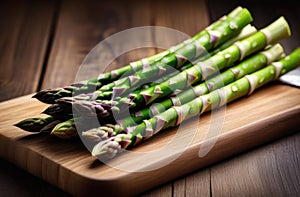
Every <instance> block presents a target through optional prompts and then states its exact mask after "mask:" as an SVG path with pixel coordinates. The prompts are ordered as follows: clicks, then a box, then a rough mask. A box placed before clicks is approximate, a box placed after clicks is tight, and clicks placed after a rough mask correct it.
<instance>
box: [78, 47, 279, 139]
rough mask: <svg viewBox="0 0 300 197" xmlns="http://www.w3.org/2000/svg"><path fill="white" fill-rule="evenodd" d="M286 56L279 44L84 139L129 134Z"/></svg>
mask: <svg viewBox="0 0 300 197" xmlns="http://www.w3.org/2000/svg"><path fill="white" fill-rule="evenodd" d="M283 55H284V52H283V48H282V46H281V45H280V44H276V45H274V46H272V47H270V48H268V49H266V50H264V51H262V52H260V53H257V54H255V55H253V56H251V57H249V58H247V59H246V60H244V61H242V62H241V63H240V64H238V65H236V66H234V67H232V68H230V69H228V70H226V71H224V72H223V73H221V74H220V75H217V76H215V77H214V78H211V79H209V80H207V81H206V82H204V83H201V84H199V85H197V86H194V87H192V88H190V89H187V90H185V91H184V92H182V93H180V94H178V95H176V96H173V97H170V98H167V99H165V100H164V101H162V102H159V103H154V104H152V105H151V106H150V107H146V108H144V109H142V110H139V111H137V112H135V113H131V116H129V117H125V118H124V119H121V120H116V121H117V124H115V125H114V124H106V125H103V126H100V127H98V128H93V129H90V130H88V131H85V132H83V133H82V136H85V137H87V138H91V139H92V140H96V141H101V140H104V139H107V138H108V137H111V136H113V135H116V134H118V133H120V132H123V131H125V129H126V128H127V127H130V126H133V125H135V124H137V123H138V124H139V123H141V122H142V121H143V120H145V119H149V118H150V117H153V116H154V115H157V114H159V113H162V112H164V111H165V110H167V109H169V108H170V107H171V106H178V105H182V104H185V103H187V102H189V101H191V100H192V99H194V98H196V97H198V96H201V95H204V94H206V93H208V92H210V91H213V90H216V89H218V88H221V87H223V86H224V85H228V84H230V83H232V82H233V81H236V80H238V79H240V78H242V77H243V76H245V75H247V74H251V73H253V72H255V71H257V70H259V69H261V68H262V67H264V66H265V65H268V64H270V63H271V62H273V61H276V60H278V59H280V58H281V57H282V56H283Z"/></svg>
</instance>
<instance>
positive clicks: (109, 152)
mask: <svg viewBox="0 0 300 197" xmlns="http://www.w3.org/2000/svg"><path fill="white" fill-rule="evenodd" d="M120 151H121V145H120V144H119V143H118V142H116V141H112V140H106V141H102V142H99V143H98V144H96V145H95V146H94V148H93V150H92V155H93V156H96V157H100V158H105V159H110V158H113V157H115V156H116V155H117V154H118V153H119V152H120Z"/></svg>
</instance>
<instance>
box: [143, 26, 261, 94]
mask: <svg viewBox="0 0 300 197" xmlns="http://www.w3.org/2000/svg"><path fill="white" fill-rule="evenodd" d="M255 32H257V29H256V28H255V27H254V26H252V25H250V24H249V25H247V26H246V27H244V28H243V29H242V31H241V32H240V33H239V34H238V35H237V36H235V37H233V38H231V39H230V40H228V41H227V42H225V43H224V44H222V45H221V46H219V47H218V48H216V49H215V50H213V51H212V52H209V53H208V55H207V56H200V57H199V58H197V59H195V60H193V63H197V62H200V61H202V60H205V59H207V58H209V57H211V56H213V55H215V54H216V53H218V52H220V51H222V50H224V49H226V48H227V47H229V46H230V45H232V44H233V43H235V42H237V41H240V40H242V39H244V38H246V37H248V36H250V35H252V34H254V33H255ZM192 66H193V64H186V65H184V66H183V67H181V68H180V69H178V70H175V71H174V72H172V73H170V74H169V75H167V76H162V77H161V78H159V79H157V80H156V81H155V82H151V83H149V84H145V85H143V89H146V88H149V87H151V86H155V85H156V84H159V83H162V82H164V81H166V80H167V79H169V78H171V77H173V76H175V75H176V74H178V73H179V72H181V71H183V70H186V69H189V68H190V67H192Z"/></svg>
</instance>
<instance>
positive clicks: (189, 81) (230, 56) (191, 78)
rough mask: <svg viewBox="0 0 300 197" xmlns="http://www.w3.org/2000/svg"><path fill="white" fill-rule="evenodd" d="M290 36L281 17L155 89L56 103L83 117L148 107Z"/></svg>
mask: <svg viewBox="0 0 300 197" xmlns="http://www.w3.org/2000/svg"><path fill="white" fill-rule="evenodd" d="M289 35H290V28H289V25H288V23H287V22H286V20H285V19H284V18H283V17H280V18H279V19H278V20H276V21H275V22H273V23H272V24H270V25H269V26H267V27H266V28H263V29H262V30H260V31H258V32H256V33H255V34H253V35H251V36H249V37H247V38H245V39H243V40H242V41H239V42H236V43H234V44H233V45H231V46H230V47H228V48H226V49H225V50H223V51H221V52H218V53H217V54H216V55H214V56H212V57H211V58H209V59H207V60H205V61H203V62H199V63H197V64H196V65H195V66H193V67H191V68H189V69H187V70H184V71H182V72H181V73H179V74H177V75H176V76H174V77H171V78H170V79H168V80H167V81H165V82H163V83H161V84H158V85H156V86H154V87H150V88H147V89H143V90H141V91H138V92H134V93H131V94H129V96H127V97H122V98H119V99H115V100H95V101H89V100H90V98H91V97H93V95H84V96H81V97H79V96H78V97H76V98H75V97H74V98H71V97H66V98H61V99H58V100H57V102H58V103H61V104H65V105H68V104H69V105H71V104H73V109H74V110H76V111H78V113H81V114H82V115H85V114H86V113H88V114H95V111H96V114H97V116H100V117H101V115H102V114H104V115H105V116H108V115H109V114H110V113H111V111H113V112H115V113H120V112H122V111H124V110H126V109H128V107H129V108H130V109H134V108H136V107H141V106H145V105H149V104H150V103H152V102H153V101H155V100H157V99H159V98H162V97H165V96H167V95H169V94H171V93H172V92H174V91H175V92H176V91H177V90H183V89H185V88H187V87H189V86H190V85H193V84H196V83H198V82H200V81H203V80H204V79H207V77H209V76H211V75H213V74H215V73H217V72H218V71H219V70H221V69H224V68H226V67H229V66H232V64H233V63H235V62H237V61H239V60H242V59H243V58H244V57H246V56H248V55H250V54H252V53H254V52H257V51H259V50H261V49H263V48H264V47H265V46H267V45H269V44H271V43H274V42H276V41H278V40H280V39H283V38H285V37H287V36H289Z"/></svg>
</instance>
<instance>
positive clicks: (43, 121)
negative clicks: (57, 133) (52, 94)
mask: <svg viewBox="0 0 300 197" xmlns="http://www.w3.org/2000/svg"><path fill="white" fill-rule="evenodd" d="M54 121H55V119H54V118H53V117H52V116H49V117H46V118H41V117H35V118H28V119H25V120H22V121H20V122H18V123H17V124H15V125H14V126H16V127H19V128H20V129H23V130H25V131H29V132H40V130H41V129H42V128H43V127H45V126H47V125H48V124H50V123H52V122H54Z"/></svg>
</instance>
